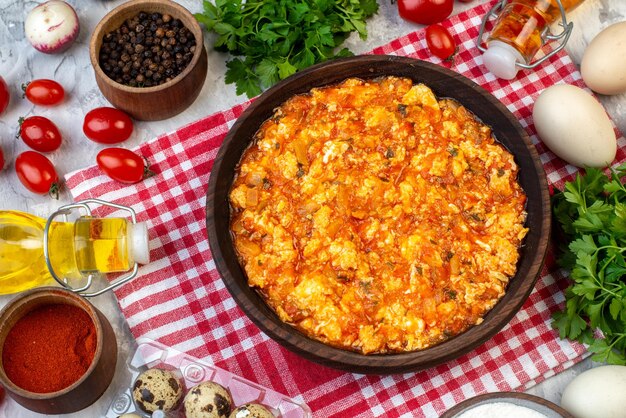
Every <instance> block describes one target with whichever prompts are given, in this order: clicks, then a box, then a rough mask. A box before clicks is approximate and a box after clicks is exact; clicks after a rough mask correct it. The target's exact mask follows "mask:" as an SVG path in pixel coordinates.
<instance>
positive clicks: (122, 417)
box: [117, 414, 142, 418]
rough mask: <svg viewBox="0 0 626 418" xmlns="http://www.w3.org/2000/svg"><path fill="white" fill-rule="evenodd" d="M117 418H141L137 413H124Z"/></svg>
mask: <svg viewBox="0 0 626 418" xmlns="http://www.w3.org/2000/svg"><path fill="white" fill-rule="evenodd" d="M117 418H142V417H141V415H137V414H124V415H120V416H119V417H117Z"/></svg>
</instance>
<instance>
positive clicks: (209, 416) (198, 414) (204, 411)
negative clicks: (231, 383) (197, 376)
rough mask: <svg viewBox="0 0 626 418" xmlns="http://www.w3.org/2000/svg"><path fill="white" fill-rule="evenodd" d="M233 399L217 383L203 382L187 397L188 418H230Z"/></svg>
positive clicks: (186, 411)
mask: <svg viewBox="0 0 626 418" xmlns="http://www.w3.org/2000/svg"><path fill="white" fill-rule="evenodd" d="M231 409H233V398H232V397H231V396H230V393H228V390H226V388H225V387H223V386H222V385H220V384H218V383H215V382H202V383H200V384H198V385H196V386H194V387H193V388H191V390H190V391H189V392H188V393H187V396H185V415H186V416H187V418H228V414H230V411H231Z"/></svg>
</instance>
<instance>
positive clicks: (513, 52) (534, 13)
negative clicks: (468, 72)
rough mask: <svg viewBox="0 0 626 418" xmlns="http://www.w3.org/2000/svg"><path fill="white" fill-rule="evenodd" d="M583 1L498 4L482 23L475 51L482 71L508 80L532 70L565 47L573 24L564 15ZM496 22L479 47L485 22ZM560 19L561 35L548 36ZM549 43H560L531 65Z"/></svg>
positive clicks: (514, 0) (504, 1) (526, 0)
mask: <svg viewBox="0 0 626 418" xmlns="http://www.w3.org/2000/svg"><path fill="white" fill-rule="evenodd" d="M583 1H584V0H508V1H507V0H502V1H500V2H498V3H496V4H495V5H494V7H493V8H492V9H491V10H490V11H489V12H488V13H487V15H486V16H485V18H484V19H483V22H482V25H481V28H480V34H479V39H478V48H479V49H480V50H481V51H482V52H483V63H484V65H485V67H487V69H488V70H489V71H490V72H491V73H492V74H493V75H495V76H496V77H498V78H503V79H506V80H511V79H513V78H515V76H516V75H517V72H518V71H519V69H520V68H524V69H532V68H535V67H537V66H538V65H539V64H541V63H542V62H544V61H545V60H547V59H548V58H550V57H551V56H552V55H554V54H556V53H557V52H558V51H560V50H561V49H563V48H564V47H565V44H566V43H567V40H568V39H569V36H570V34H571V32H572V28H573V24H572V23H571V22H570V23H568V22H567V18H566V17H565V14H566V12H568V11H571V10H573V9H574V8H576V7H577V6H578V5H580V4H581V3H582V2H583ZM493 17H495V18H496V21H495V24H494V27H493V30H492V31H491V33H490V34H489V36H488V37H487V40H486V44H487V47H486V48H485V47H484V46H483V45H482V42H483V34H484V32H485V27H486V24H487V21H488V20H489V19H490V18H493ZM559 17H560V18H561V23H560V25H561V26H562V31H561V32H560V33H558V34H551V33H550V28H549V27H550V25H551V24H552V23H554V22H556V21H557V19H559ZM549 41H560V43H559V45H558V46H556V47H555V48H554V49H552V51H551V52H550V53H548V54H546V55H544V56H543V57H541V58H540V59H538V60H536V61H534V62H532V60H533V58H534V57H535V55H536V54H537V52H539V50H540V49H541V47H542V46H543V45H544V44H546V43H547V42H549Z"/></svg>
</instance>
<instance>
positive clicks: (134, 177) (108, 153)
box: [96, 148, 154, 184]
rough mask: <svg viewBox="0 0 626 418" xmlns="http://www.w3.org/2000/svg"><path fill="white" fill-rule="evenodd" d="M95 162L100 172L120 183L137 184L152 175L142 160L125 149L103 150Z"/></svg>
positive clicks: (145, 162)
mask: <svg viewBox="0 0 626 418" xmlns="http://www.w3.org/2000/svg"><path fill="white" fill-rule="evenodd" d="M96 161H97V162H98V167H100V170H102V171H103V172H104V173H105V174H106V175H107V176H109V177H111V178H112V179H113V180H117V181H119V182H120V183H125V184H133V183H138V182H140V181H141V180H143V179H145V178H147V177H150V176H152V175H153V174H154V173H153V172H152V171H150V166H149V165H148V164H147V161H145V160H144V158H142V157H141V156H139V155H137V154H135V153H134V152H132V151H130V150H127V149H125V148H105V149H103V150H102V151H100V152H99V153H98V155H97V156H96Z"/></svg>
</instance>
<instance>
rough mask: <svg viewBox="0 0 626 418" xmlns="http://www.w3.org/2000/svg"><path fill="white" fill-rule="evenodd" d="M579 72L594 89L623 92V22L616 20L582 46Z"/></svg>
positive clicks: (625, 24) (625, 35)
mask: <svg viewBox="0 0 626 418" xmlns="http://www.w3.org/2000/svg"><path fill="white" fill-rule="evenodd" d="M580 72H581V74H582V76H583V80H584V81H585V83H586V84H587V85H588V86H589V88H590V89H591V90H593V91H595V92H597V93H600V94H619V93H623V92H626V22H620V23H615V24H613V25H611V26H609V27H607V28H606V29H604V30H603V31H602V32H600V33H599V34H598V35H596V37H595V38H593V40H592V41H591V43H590V44H589V45H588V46H587V49H585V53H584V55H583V59H582V61H581V64H580Z"/></svg>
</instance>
